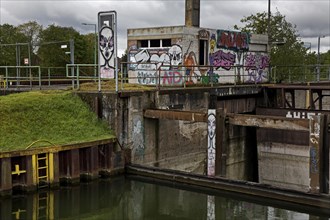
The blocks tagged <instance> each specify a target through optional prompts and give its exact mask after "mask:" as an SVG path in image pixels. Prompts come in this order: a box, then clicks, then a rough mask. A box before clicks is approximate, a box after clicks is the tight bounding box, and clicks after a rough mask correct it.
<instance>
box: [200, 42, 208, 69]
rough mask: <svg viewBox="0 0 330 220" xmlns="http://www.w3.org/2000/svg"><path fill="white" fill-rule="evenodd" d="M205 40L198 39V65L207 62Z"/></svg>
mask: <svg viewBox="0 0 330 220" xmlns="http://www.w3.org/2000/svg"><path fill="white" fill-rule="evenodd" d="M207 45H208V44H207V40H200V41H199V65H206V64H207V55H208V54H207Z"/></svg>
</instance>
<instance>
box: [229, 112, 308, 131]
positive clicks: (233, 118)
mask: <svg viewBox="0 0 330 220" xmlns="http://www.w3.org/2000/svg"><path fill="white" fill-rule="evenodd" d="M227 118H228V122H229V124H232V125H239V126H250V127H260V128H272V129H283V130H295V131H309V120H308V119H296V118H286V117H279V116H269V115H267V116H263V115H245V114H244V115H242V114H227Z"/></svg>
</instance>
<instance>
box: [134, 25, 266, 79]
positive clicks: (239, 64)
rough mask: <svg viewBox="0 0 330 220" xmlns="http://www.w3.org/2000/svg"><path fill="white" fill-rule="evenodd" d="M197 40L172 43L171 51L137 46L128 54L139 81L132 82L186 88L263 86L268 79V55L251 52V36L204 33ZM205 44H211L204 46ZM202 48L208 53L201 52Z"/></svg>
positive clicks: (217, 32)
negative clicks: (244, 84)
mask: <svg viewBox="0 0 330 220" xmlns="http://www.w3.org/2000/svg"><path fill="white" fill-rule="evenodd" d="M198 37H199V38H198ZM198 37H196V38H191V37H187V38H184V39H182V41H180V44H182V45H179V44H173V45H172V46H171V47H170V48H141V49H139V48H137V47H136V46H135V48H134V49H132V50H130V51H129V57H130V61H131V62H136V64H133V65H130V70H132V71H131V77H133V78H134V77H135V78H136V80H135V81H134V80H130V82H133V83H139V84H146V85H155V84H158V83H159V84H160V85H183V84H186V85H187V84H196V83H206V84H208V83H235V82H244V83H261V82H266V81H267V80H268V70H269V56H268V55H267V54H266V53H262V52H250V51H249V49H250V35H249V34H248V33H244V32H235V31H228V30H213V31H209V30H201V31H199V32H198ZM205 42H208V44H204V43H205ZM201 43H203V44H201ZM202 45H203V46H202ZM204 45H206V46H204ZM207 47H208V48H207ZM202 48H204V52H205V53H203V52H201V51H198V50H202ZM201 56H205V57H203V58H201ZM200 59H203V62H204V64H205V66H199V63H200ZM146 64H148V65H146ZM164 65H165V66H164ZM157 77H158V79H156V78H157ZM159 77H160V78H159ZM155 79H156V80H155Z"/></svg>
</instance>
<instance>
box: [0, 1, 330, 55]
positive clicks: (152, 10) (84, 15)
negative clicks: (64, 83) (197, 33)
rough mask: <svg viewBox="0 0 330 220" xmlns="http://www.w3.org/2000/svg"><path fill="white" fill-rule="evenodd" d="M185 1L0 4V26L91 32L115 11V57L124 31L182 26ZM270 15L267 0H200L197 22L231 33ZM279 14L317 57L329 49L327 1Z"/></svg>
mask: <svg viewBox="0 0 330 220" xmlns="http://www.w3.org/2000/svg"><path fill="white" fill-rule="evenodd" d="M184 6H185V0H137V1H127V0H107V1H98V0H94V1H91V0H71V1H68V0H37V1H36V0H0V23H1V24H4V23H9V24H12V25H15V26H16V25H19V24H22V23H25V22H28V21H37V22H38V23H39V24H42V25H43V26H44V28H46V27H47V26H48V25H50V24H56V25H59V26H68V27H73V28H75V29H76V30H77V31H79V32H81V33H84V34H85V33H88V32H94V27H93V26H83V25H81V23H83V22H85V23H94V24H96V23H97V13H98V12H100V11H112V10H115V11H117V15H118V18H117V19H118V52H119V54H121V53H123V51H124V50H125V48H126V44H127V43H126V34H127V29H128V28H144V27H158V26H172V25H173V26H175V25H184V17H185V15H184ZM267 10H268V0H254V1H250V0H243V1H239V0H201V21H200V25H201V27H204V28H214V29H228V30H233V26H234V25H235V24H238V25H240V19H241V18H243V17H244V16H249V15H251V14H255V13H257V12H263V11H267ZM276 10H278V11H279V12H280V13H281V14H282V15H285V16H286V19H287V21H289V22H291V23H292V24H295V25H297V30H298V33H299V35H300V37H301V40H302V41H303V42H306V45H310V44H311V45H312V51H317V45H318V36H326V37H324V38H321V40H320V42H321V47H320V48H321V52H326V51H328V50H330V0H271V11H272V12H273V13H274V12H276Z"/></svg>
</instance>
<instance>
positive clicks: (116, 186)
mask: <svg viewBox="0 0 330 220" xmlns="http://www.w3.org/2000/svg"><path fill="white" fill-rule="evenodd" d="M282 206H283V204H282V205H281V203H279V204H272V201H267V200H266V201H261V200H257V199H256V198H251V197H244V198H243V197H241V196H240V195H234V194H230V193H225V192H219V191H217V192H212V191H206V190H205V189H200V190H199V189H196V188H191V187H187V186H182V185H176V184H174V183H170V184H169V183H167V184H165V183H160V182H157V183H155V182H152V181H150V180H149V181H146V180H142V181H141V179H136V178H135V179H134V178H127V177H116V178H112V179H106V180H104V179H101V180H97V181H94V182H90V183H80V185H77V186H70V187H60V188H59V189H57V190H45V191H43V190H41V191H39V192H38V193H29V194H24V195H14V196H11V197H6V198H0V211H1V212H0V217H1V219H5V220H8V219H84V220H96V219H102V220H103V219H105V220H107V219H109V220H110V219H111V220H149V219H150V220H171V219H175V220H179V219H180V220H194V219H196V220H200V219H201V220H202V219H205V220H223V219H230V220H231V219H240V220H244V219H253V220H254V219H262V220H266V219H267V220H273V219H284V220H285V219H297V220H304V219H313V220H314V219H322V220H324V219H327V220H329V219H330V216H326V215H324V216H320V213H321V212H318V210H308V208H305V207H301V208H299V207H298V208H297V207H295V208H289V206H285V207H282Z"/></svg>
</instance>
